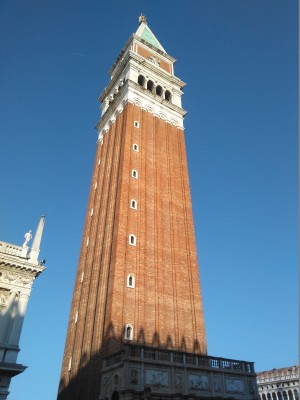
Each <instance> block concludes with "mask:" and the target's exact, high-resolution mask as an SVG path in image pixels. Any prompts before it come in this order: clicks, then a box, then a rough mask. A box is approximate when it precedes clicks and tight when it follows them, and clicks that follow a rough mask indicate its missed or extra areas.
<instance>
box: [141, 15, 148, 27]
mask: <svg viewBox="0 0 300 400" xmlns="http://www.w3.org/2000/svg"><path fill="white" fill-rule="evenodd" d="M142 22H144V23H145V24H146V25H147V18H146V17H145V15H143V14H141V15H140V16H139V23H140V24H141V23H142Z"/></svg>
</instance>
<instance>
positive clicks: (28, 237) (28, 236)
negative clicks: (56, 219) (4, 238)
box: [23, 231, 32, 247]
mask: <svg viewBox="0 0 300 400" xmlns="http://www.w3.org/2000/svg"><path fill="white" fill-rule="evenodd" d="M31 232H32V231H28V232H26V233H25V235H24V238H25V242H24V243H23V247H25V246H27V244H28V242H30V240H31V239H32V234H31Z"/></svg>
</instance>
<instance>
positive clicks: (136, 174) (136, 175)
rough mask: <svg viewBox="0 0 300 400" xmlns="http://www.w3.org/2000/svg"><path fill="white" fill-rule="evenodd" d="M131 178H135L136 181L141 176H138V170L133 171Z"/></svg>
mask: <svg viewBox="0 0 300 400" xmlns="http://www.w3.org/2000/svg"><path fill="white" fill-rule="evenodd" d="M131 176H132V177H133V178H135V179H137V178H138V176H139V174H138V172H137V170H136V169H133V170H132V171H131Z"/></svg>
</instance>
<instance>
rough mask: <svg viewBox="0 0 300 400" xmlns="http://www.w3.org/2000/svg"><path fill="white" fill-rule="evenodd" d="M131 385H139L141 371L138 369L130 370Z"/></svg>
mask: <svg viewBox="0 0 300 400" xmlns="http://www.w3.org/2000/svg"><path fill="white" fill-rule="evenodd" d="M130 383H132V384H133V385H137V384H138V383H139V371H138V369H136V368H132V369H131V370H130Z"/></svg>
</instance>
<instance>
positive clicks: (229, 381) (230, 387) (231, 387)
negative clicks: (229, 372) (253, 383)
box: [226, 378, 244, 393]
mask: <svg viewBox="0 0 300 400" xmlns="http://www.w3.org/2000/svg"><path fill="white" fill-rule="evenodd" d="M226 391H227V392H230V393H243V392H244V383H243V381H242V379H235V378H226Z"/></svg>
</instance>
